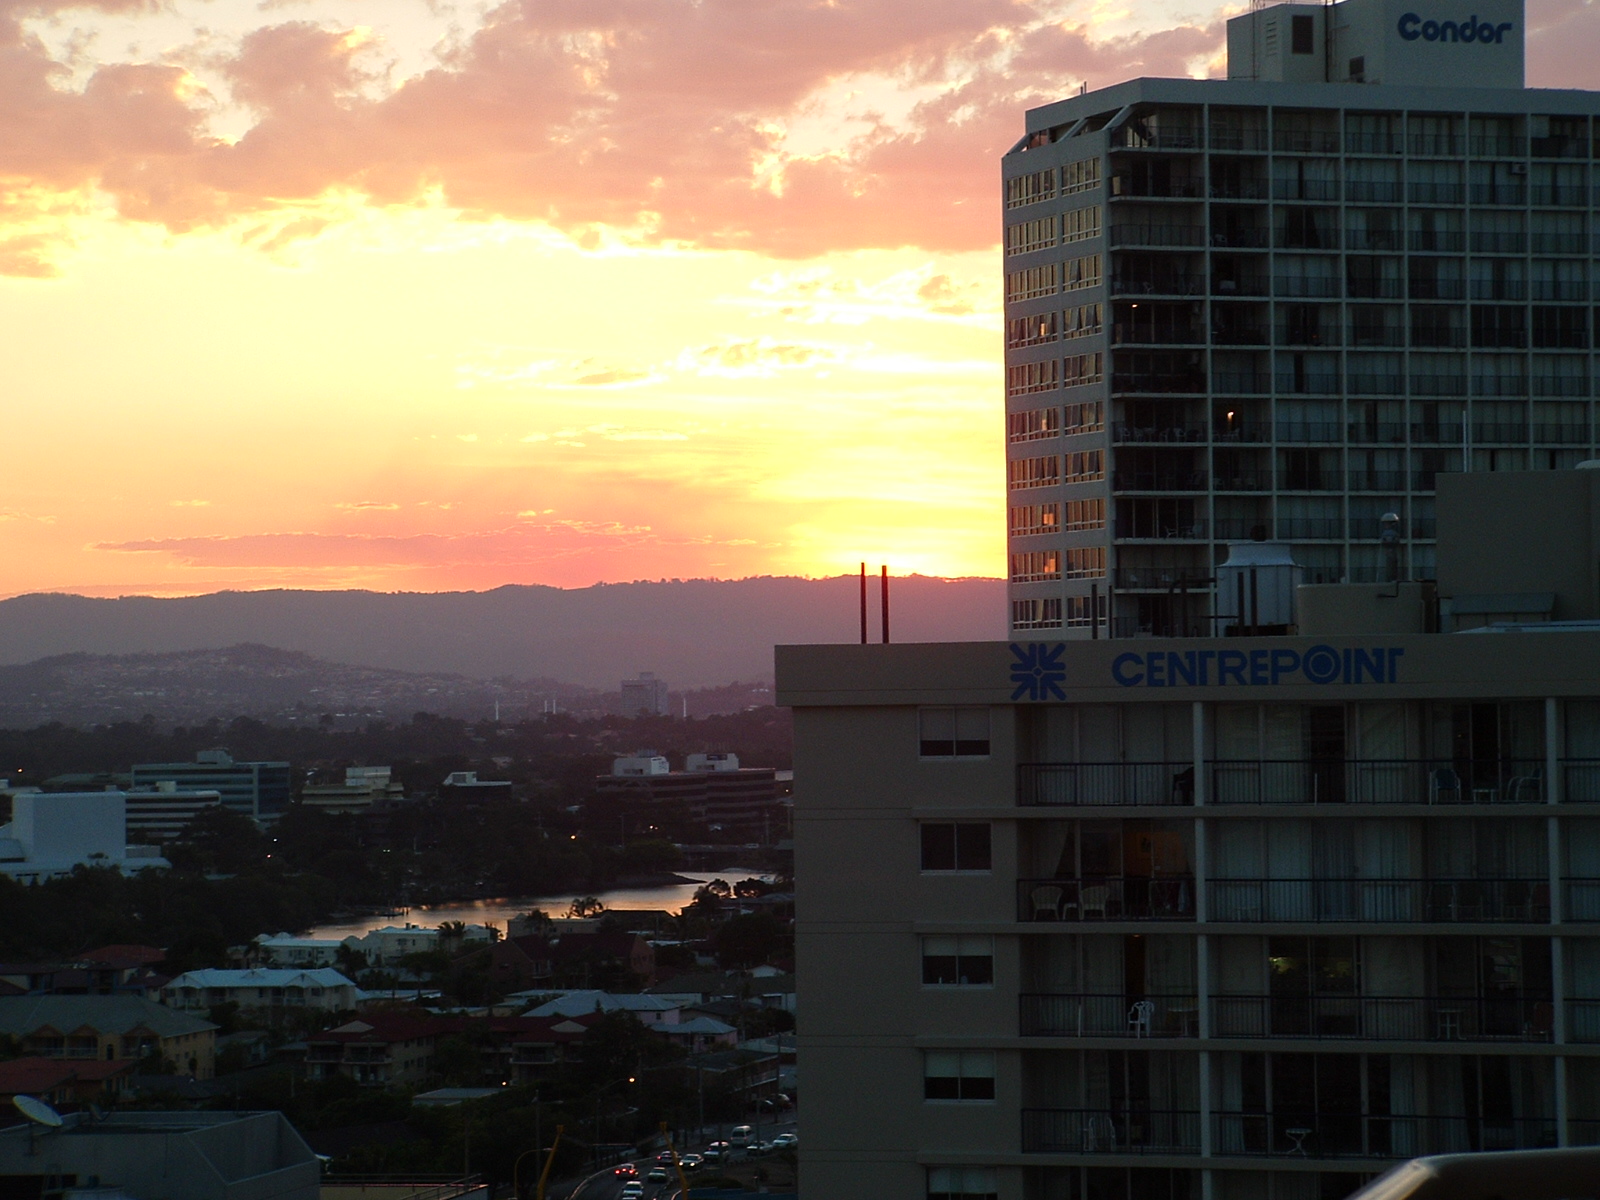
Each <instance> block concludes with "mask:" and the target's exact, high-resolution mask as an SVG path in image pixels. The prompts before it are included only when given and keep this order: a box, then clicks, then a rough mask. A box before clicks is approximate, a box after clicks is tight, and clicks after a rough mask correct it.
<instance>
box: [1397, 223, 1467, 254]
mask: <svg viewBox="0 0 1600 1200" xmlns="http://www.w3.org/2000/svg"><path fill="white" fill-rule="evenodd" d="M1406 247H1407V248H1408V249H1411V250H1423V251H1427V250H1435V251H1441V252H1445V253H1454V254H1459V253H1461V251H1463V250H1465V249H1466V248H1467V235H1466V234H1464V233H1462V232H1461V231H1460V230H1459V229H1438V230H1435V229H1413V230H1411V231H1410V232H1409V233H1407V234H1406Z"/></svg>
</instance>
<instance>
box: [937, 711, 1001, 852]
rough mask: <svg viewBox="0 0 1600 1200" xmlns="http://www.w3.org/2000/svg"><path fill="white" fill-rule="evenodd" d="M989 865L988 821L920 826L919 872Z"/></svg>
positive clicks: (938, 823) (986, 713)
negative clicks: (920, 854)
mask: <svg viewBox="0 0 1600 1200" xmlns="http://www.w3.org/2000/svg"><path fill="white" fill-rule="evenodd" d="M924 711H927V710H924ZM945 711H946V712H949V711H950V710H949V709H946V710H945ZM981 711H982V712H983V713H984V715H985V716H987V715H988V710H987V709H983V710H981ZM987 744H988V743H985V745H987ZM923 745H924V746H926V745H927V743H926V742H924V743H923ZM924 754H926V751H924ZM991 862H992V856H991V854H990V850H989V823H988V822H987V821H964V822H958V823H955V824H949V823H941V822H929V823H928V824H925V825H923V827H922V869H923V870H924V871H980V872H981V871H987V870H990V869H991Z"/></svg>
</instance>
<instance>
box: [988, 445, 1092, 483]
mask: <svg viewBox="0 0 1600 1200" xmlns="http://www.w3.org/2000/svg"><path fill="white" fill-rule="evenodd" d="M1096 453H1098V451H1097V452H1096ZM1006 481H1007V483H1008V484H1009V486H1010V487H1012V488H1013V489H1016V488H1036V487H1049V486H1051V485H1053V484H1057V483H1060V482H1061V457H1060V456H1059V455H1056V454H1051V455H1047V456H1046V457H1044V458H1013V459H1012V460H1011V461H1010V462H1008V463H1007V464H1006Z"/></svg>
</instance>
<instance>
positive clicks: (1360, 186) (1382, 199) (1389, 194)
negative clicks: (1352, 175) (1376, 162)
mask: <svg viewBox="0 0 1600 1200" xmlns="http://www.w3.org/2000/svg"><path fill="white" fill-rule="evenodd" d="M1404 191H1405V189H1404V186H1403V185H1402V184H1401V183H1400V181H1399V180H1397V179H1394V180H1390V179H1373V180H1368V179H1351V180H1349V181H1347V182H1346V183H1345V185H1344V196H1345V199H1346V200H1348V201H1350V202H1352V203H1354V204H1399V203H1400V200H1401V197H1402V196H1403V195H1404Z"/></svg>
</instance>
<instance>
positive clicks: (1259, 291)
mask: <svg viewBox="0 0 1600 1200" xmlns="http://www.w3.org/2000/svg"><path fill="white" fill-rule="evenodd" d="M1211 292H1212V294H1213V295H1216V296H1223V297H1233V296H1265V295H1266V294H1267V277H1266V276H1265V275H1233V276H1227V277H1218V278H1216V279H1215V280H1214V281H1213V282H1212V284H1211Z"/></svg>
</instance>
